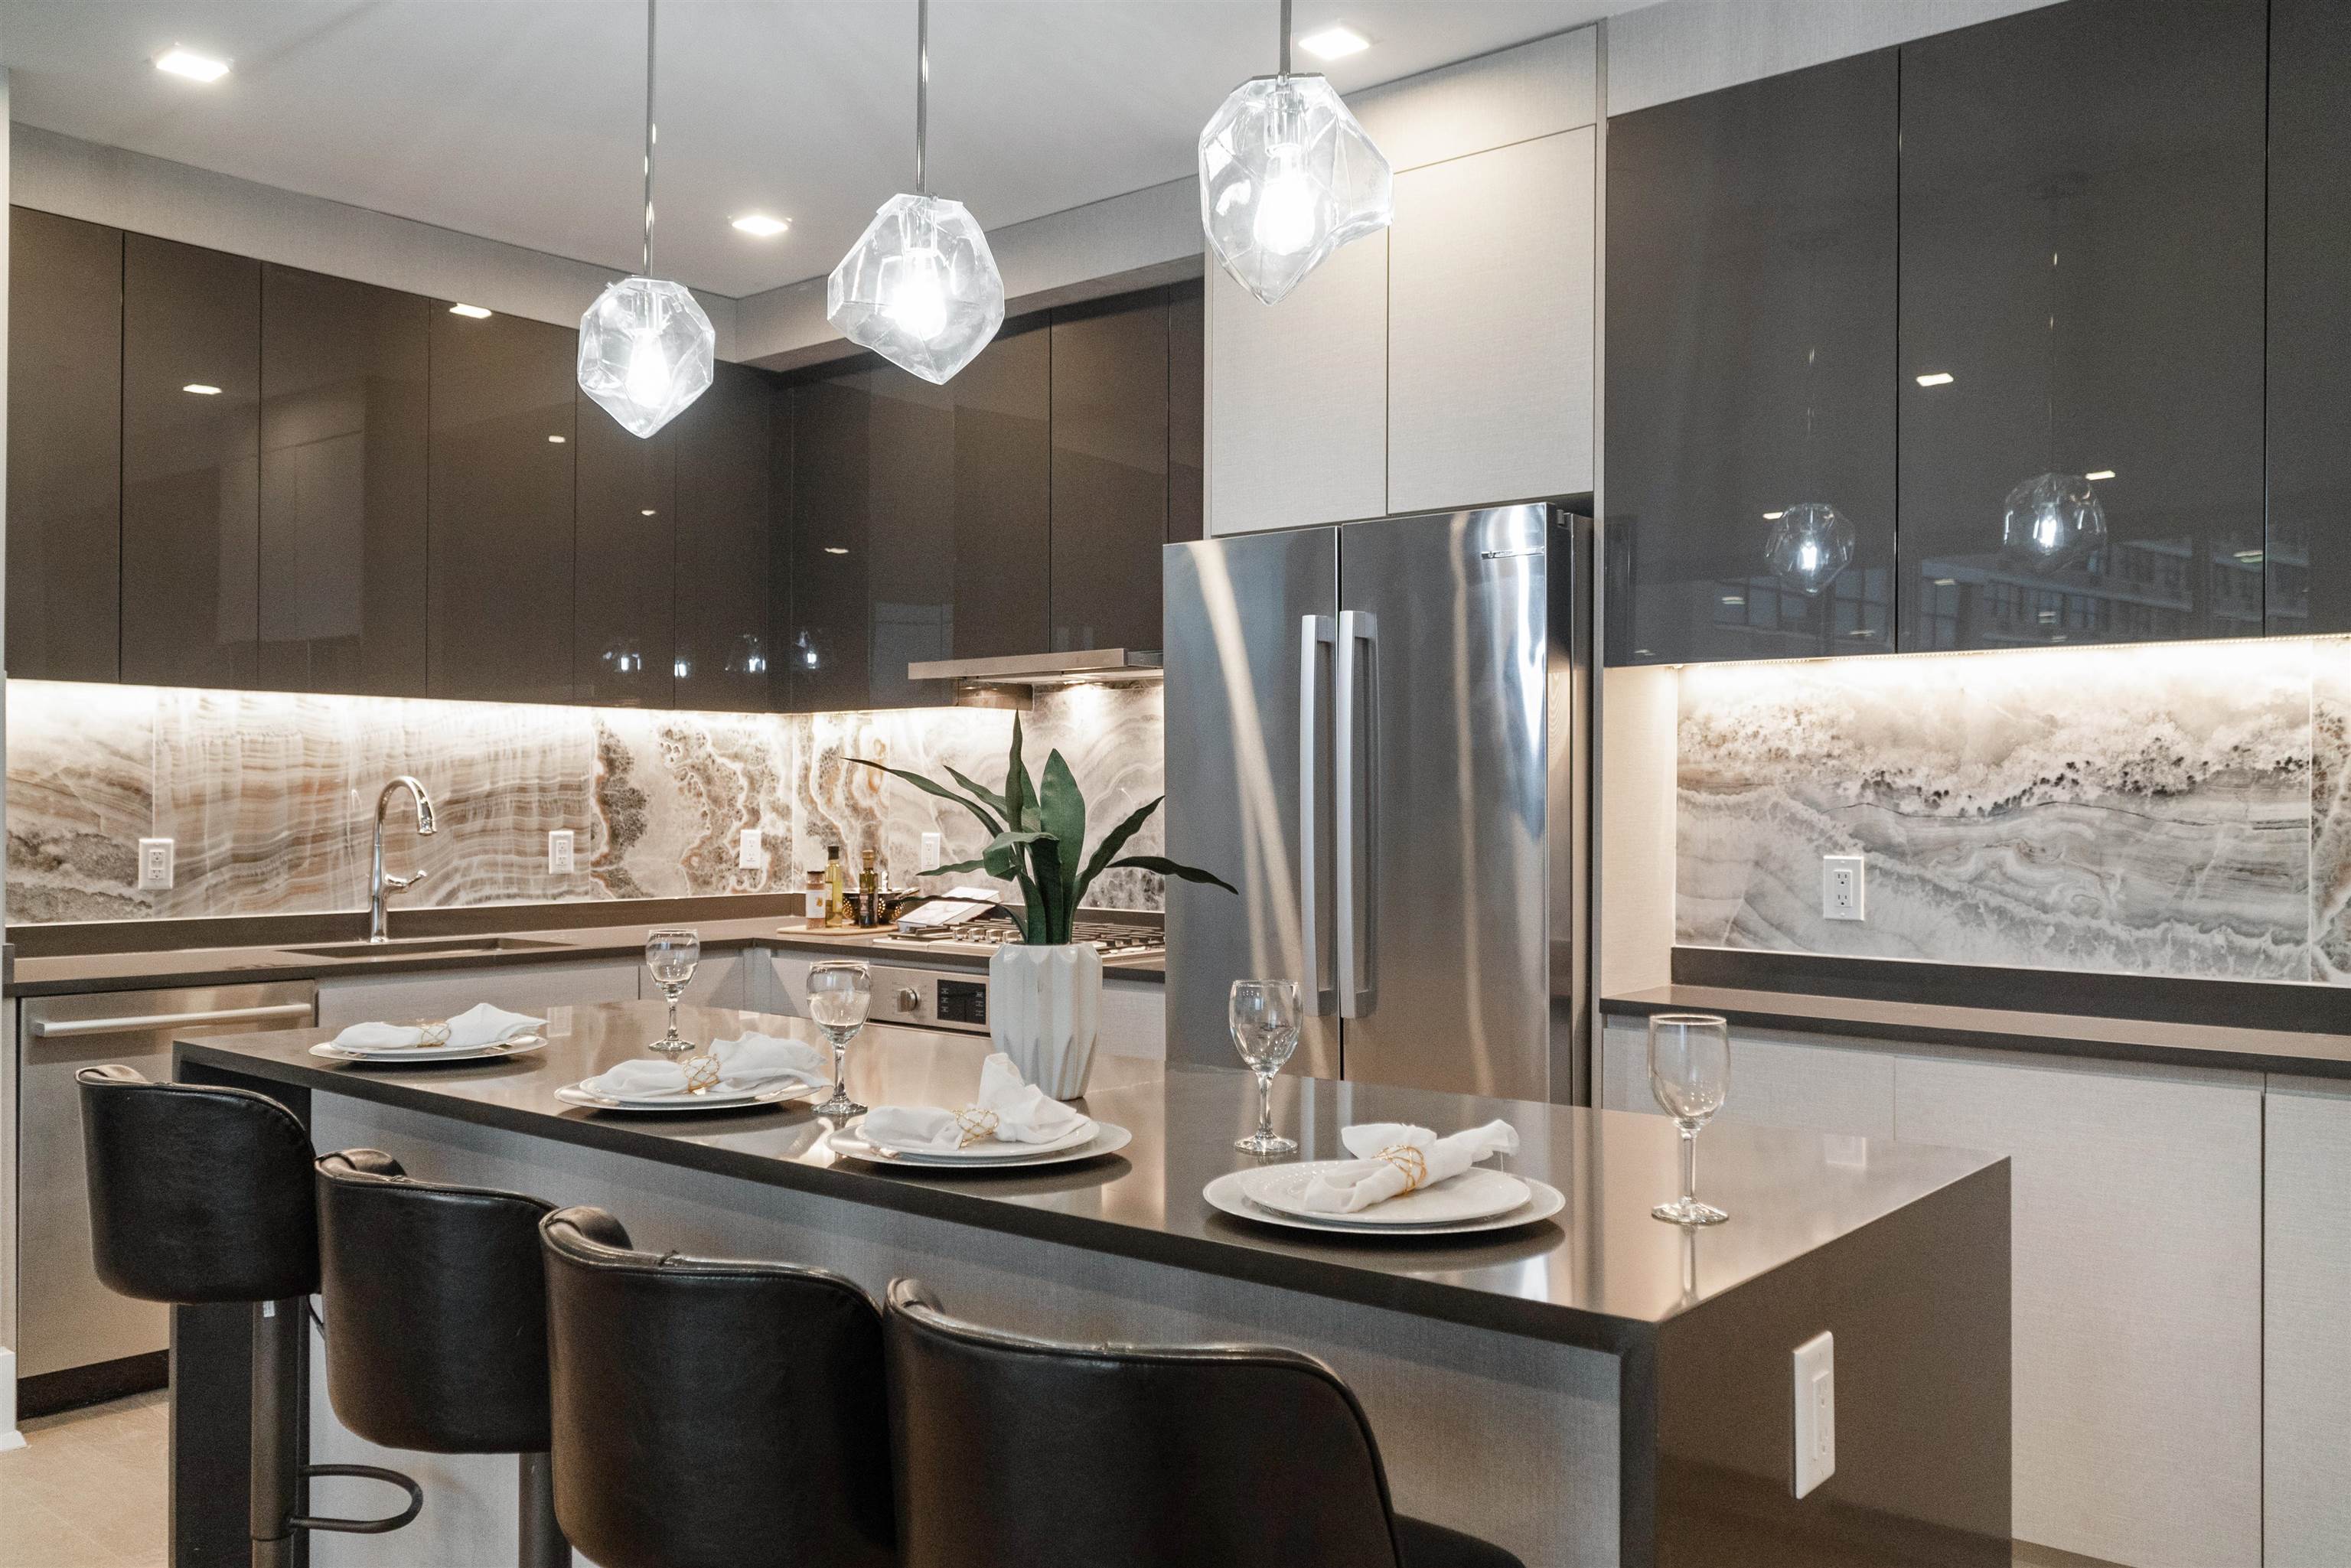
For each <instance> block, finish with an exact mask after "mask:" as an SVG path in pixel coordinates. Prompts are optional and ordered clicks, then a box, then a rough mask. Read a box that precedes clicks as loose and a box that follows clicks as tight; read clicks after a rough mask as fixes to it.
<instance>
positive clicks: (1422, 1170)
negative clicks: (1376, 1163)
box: [1374, 1144, 1428, 1197]
mask: <svg viewBox="0 0 2351 1568" xmlns="http://www.w3.org/2000/svg"><path fill="white" fill-rule="evenodd" d="M1374 1158H1377V1159H1383V1160H1385V1161H1387V1163H1388V1164H1390V1165H1392V1166H1395V1168H1396V1169H1398V1170H1400V1171H1402V1172H1404V1192H1400V1193H1398V1194H1396V1196H1397V1197H1404V1196H1405V1193H1411V1192H1417V1191H1418V1190H1419V1189H1420V1184H1421V1183H1423V1182H1425V1181H1426V1180H1427V1179H1428V1156H1427V1155H1425V1154H1423V1153H1421V1152H1420V1151H1419V1150H1418V1149H1416V1148H1414V1147H1413V1146H1412V1145H1410V1144H1390V1145H1388V1146H1387V1147H1386V1148H1384V1149H1382V1150H1381V1151H1380V1152H1379V1153H1378V1155H1375V1156H1374Z"/></svg>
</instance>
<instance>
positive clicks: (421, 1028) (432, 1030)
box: [416, 1019, 449, 1045]
mask: <svg viewBox="0 0 2351 1568" xmlns="http://www.w3.org/2000/svg"><path fill="white" fill-rule="evenodd" d="M416 1030H417V1039H416V1043H417V1044H419V1045H446V1044H448V1043H449V1025H448V1023H447V1022H446V1021H445V1020H437V1019H436V1020H435V1021H434V1022H432V1023H421V1024H418V1025H417V1026H416Z"/></svg>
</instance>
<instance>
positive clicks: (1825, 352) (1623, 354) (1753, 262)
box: [1606, 49, 1899, 664]
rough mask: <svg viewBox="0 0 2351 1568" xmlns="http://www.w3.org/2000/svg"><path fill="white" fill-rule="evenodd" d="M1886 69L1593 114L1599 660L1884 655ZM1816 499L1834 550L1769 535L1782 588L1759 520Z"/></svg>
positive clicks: (1885, 55)
mask: <svg viewBox="0 0 2351 1568" xmlns="http://www.w3.org/2000/svg"><path fill="white" fill-rule="evenodd" d="M1897 75H1898V60H1897V57H1896V53H1895V51H1893V50H1891V49H1887V50H1881V51H1879V52H1877V53H1875V54H1868V55H1860V56H1856V57H1853V58H1850V59H1844V60H1837V61H1834V62H1833V63H1831V64H1828V65H1823V66H1816V67H1813V68H1810V69H1806V70H1801V71H1795V72H1792V73H1790V74H1789V75H1786V76H1780V77H1773V78H1771V79H1769V80H1767V81H1758V82H1752V83H1749V84H1747V85H1744V86H1740V87H1736V88H1731V89H1726V90H1724V91H1720V92H1714V93H1708V94H1706V95H1705V96H1703V97H1698V98H1690V99H1681V100H1679V101H1677V102H1674V103H1668V104H1665V105H1661V106H1660V107H1657V108H1655V109H1647V110H1641V111H1640V112H1638V113H1635V114H1627V115H1624V116H1621V117H1619V118H1617V119H1615V120H1611V121H1610V122H1609V131H1608V183H1607V200H1608V214H1607V219H1608V221H1607V235H1608V242H1607V243H1608V258H1607V262H1608V267H1607V277H1608V293H1607V332H1608V355H1607V378H1608V386H1607V408H1608V421H1607V453H1606V455H1607V476H1608V484H1607V505H1608V527H1607V538H1608V541H1609V549H1610V562H1609V565H1610V570H1611V573H1612V576H1611V592H1610V594H1609V610H1610V623H1609V635H1608V657H1609V659H1610V661H1611V662H1612V663H1615V664H1658V663H1673V662H1681V661H1686V660H1698V659H1755V658H1787V657H1796V656H1817V655H1821V654H1839V653H1884V652H1886V651H1888V650H1890V649H1891V648H1892V647H1893V645H1894V609H1893V604H1892V599H1893V580H1894V559H1895V554H1894V552H1895V532H1896V529H1895V485H1894V464H1895V430H1894V413H1895V395H1894V381H1895V371H1896V355H1895V328H1896V298H1895V265H1896V248H1897V238H1896V216H1897V213H1896V206H1897V201H1898V180H1899V162H1898V159H1899V149H1898V147H1897V144H1896V131H1897V124H1898V120H1899V110H1898V107H1897V103H1898V99H1897ZM1821 506H1825V507H1833V508H1834V511H1835V513H1836V514H1837V515H1838V516H1839V517H1843V518H1844V523H1845V526H1846V528H1847V529H1849V531H1850V538H1851V540H1852V556H1851V559H1850V560H1849V561H1848V562H1847V563H1846V564H1845V565H1844V567H1843V569H1842V570H1835V571H1834V575H1830V574H1829V569H1830V567H1832V566H1833V565H1834V554H1835V546H1834V537H1833V535H1832V537H1822V538H1815V539H1814V540H1813V542H1814V544H1815V546H1816V549H1818V550H1825V551H1826V552H1827V553H1826V554H1825V555H1823V554H1817V553H1816V554H1815V556H1813V558H1811V559H1812V561H1813V565H1812V567H1811V569H1810V570H1806V560H1807V558H1805V557H1804V556H1803V555H1802V539H1801V538H1795V539H1791V540H1790V541H1789V542H1790V543H1791V545H1792V547H1793V548H1792V550H1791V552H1790V556H1789V561H1788V564H1789V565H1790V566H1792V568H1793V570H1791V571H1790V572H1789V573H1788V574H1787V575H1786V576H1782V575H1781V574H1780V573H1779V572H1778V571H1776V570H1774V567H1773V565H1772V563H1771V559H1770V554H1769V551H1770V549H1771V542H1772V538H1773V532H1774V529H1775V528H1782V527H1785V526H1791V521H1792V520H1791V518H1790V516H1789V515H1790V514H1791V512H1792V511H1794V510H1796V509H1797V508H1802V507H1821ZM1801 515H1810V516H1815V517H1817V516H1818V514H1801ZM1829 526H1830V528H1832V530H1833V529H1834V525H1833V524H1831V525H1829Z"/></svg>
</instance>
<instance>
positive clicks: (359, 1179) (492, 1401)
mask: <svg viewBox="0 0 2351 1568" xmlns="http://www.w3.org/2000/svg"><path fill="white" fill-rule="evenodd" d="M318 1173H319V1174H318V1192H319V1283H320V1287H321V1291H322V1293H323V1294H324V1296H325V1298H326V1323H327V1333H326V1341H327V1393H328V1396H329V1398H330V1399H332V1400H333V1402H334V1406H335V1414H336V1415H337V1416H339V1417H340V1418H341V1420H342V1423H343V1425H344V1426H346V1427H350V1429H351V1430H352V1431H354V1432H356V1433H358V1434H359V1435H360V1437H365V1438H366V1439H367V1440H368V1441H369V1442H371V1443H380V1444H381V1445H382V1446H383V1447H385V1448H411V1449H415V1450H418V1451H420V1452H423V1453H434V1454H535V1453H542V1452H544V1451H545V1450H546V1448H547V1444H548V1434H547V1283H546V1274H545V1272H544V1270H543V1268H542V1266H541V1264H540V1262H539V1257H538V1222H539V1220H540V1219H542V1218H545V1217H546V1216H547V1215H548V1214H549V1212H551V1211H552V1210H553V1209H554V1207H555V1206H554V1205H553V1204H551V1203H544V1202H541V1201H540V1200H539V1199H538V1198H535V1197H524V1196H522V1195H521V1194H519V1193H511V1192H496V1191H491V1190H488V1189H486V1188H481V1187H468V1186H444V1185H443V1184H440V1183H437V1182H426V1181H418V1180H416V1179H415V1178H413V1177H412V1176H409V1175H407V1173H406V1172H405V1171H403V1170H402V1168H401V1165H400V1162H399V1161H398V1160H396V1159H394V1158H392V1156H391V1155H387V1154H384V1153H382V1152H381V1151H380V1150H376V1149H345V1150H343V1151H342V1152H341V1153H340V1154H332V1155H321V1156H320V1157H319V1163H318Z"/></svg>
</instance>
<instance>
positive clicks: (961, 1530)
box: [883, 1280, 1521, 1568]
mask: <svg viewBox="0 0 2351 1568" xmlns="http://www.w3.org/2000/svg"><path fill="white" fill-rule="evenodd" d="M883 1338H884V1342H885V1343H886V1344H887V1346H888V1355H889V1366H890V1437H891V1447H892V1448H893V1450H894V1452H895V1455H896V1460H897V1464H896V1470H897V1485H898V1547H899V1557H900V1561H901V1562H902V1563H904V1568H965V1565H967V1564H970V1563H1019V1564H1021V1565H1022V1568H1096V1565H1097V1564H1101V1563H1118V1564H1119V1565H1120V1568H1197V1565H1198V1564H1201V1563H1215V1564H1217V1568H1521V1565H1520V1562H1519V1560H1518V1559H1517V1558H1516V1557H1513V1556H1512V1555H1510V1553H1509V1552H1505V1551H1503V1550H1502V1549H1501V1548H1500V1547H1499V1546H1494V1545H1490V1544H1489V1543H1488V1542H1483V1541H1479V1540H1476V1539H1474V1538H1472V1537H1470V1536H1467V1535H1463V1534H1461V1533H1459V1532H1458V1531H1451V1530H1447V1529H1445V1528H1444V1527H1443V1526H1441V1525H1435V1524H1429V1523H1426V1522H1424V1521H1420V1520H1416V1519H1406V1518H1405V1517H1403V1516H1402V1515H1400V1514H1398V1513H1396V1512H1395V1510H1394V1509H1393V1508H1392V1507H1391V1506H1390V1504H1389V1501H1388V1481H1387V1472H1386V1471H1385V1470H1384V1469H1383V1468H1382V1467H1381V1464H1380V1449H1379V1444H1378V1443H1377V1442H1375V1441H1374V1439H1373V1437H1372V1427H1371V1423H1370V1422H1369V1421H1367V1420H1366V1419H1365V1418H1364V1408H1363V1406H1361V1405H1359V1404H1357V1403H1356V1402H1355V1396H1354V1394H1353V1391H1352V1390H1350V1389H1349V1388H1348V1386H1347V1385H1345V1384H1344V1383H1343V1382H1341V1381H1340V1380H1339V1376H1338V1375H1337V1374H1336V1373H1334V1372H1332V1370H1331V1369H1330V1368H1329V1367H1327V1366H1325V1365H1323V1364H1322V1363H1321V1362H1319V1361H1317V1360H1315V1359H1314V1358H1313V1357H1312V1356H1310V1355H1301V1354H1298V1353H1297V1352H1295V1351H1288V1350H1276V1349H1271V1348H1269V1347H1262V1346H1256V1345H1215V1346H1197V1347H1169V1348H1164V1349H1159V1348H1149V1347H1145V1346H1140V1345H1112V1344H1096V1345H1078V1344H1060V1343H1054V1342H1052V1341H1050V1340H1040V1339H1029V1338H1026V1337H1024V1336H1021V1335H1018V1334H1009V1333H998V1332H996V1331H993V1330H990V1329H984V1328H980V1327H977V1326H976V1325H974V1324H971V1323H967V1322H957V1321H956V1320H955V1319H953V1318H950V1317H947V1316H946V1315H945V1314H944V1313H943V1312H940V1310H939V1308H938V1304H937V1302H936V1301H935V1300H934V1299H933V1298H932V1297H931V1295H930V1293H929V1292H928V1291H925V1289H924V1288H923V1287H922V1286H921V1285H920V1284H918V1283H916V1282H915V1281H912V1280H899V1281H894V1282H893V1284H892V1285H891V1287H890V1298H889V1302H888V1305H887V1308H886V1311H885V1312H884V1326H883Z"/></svg>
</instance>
